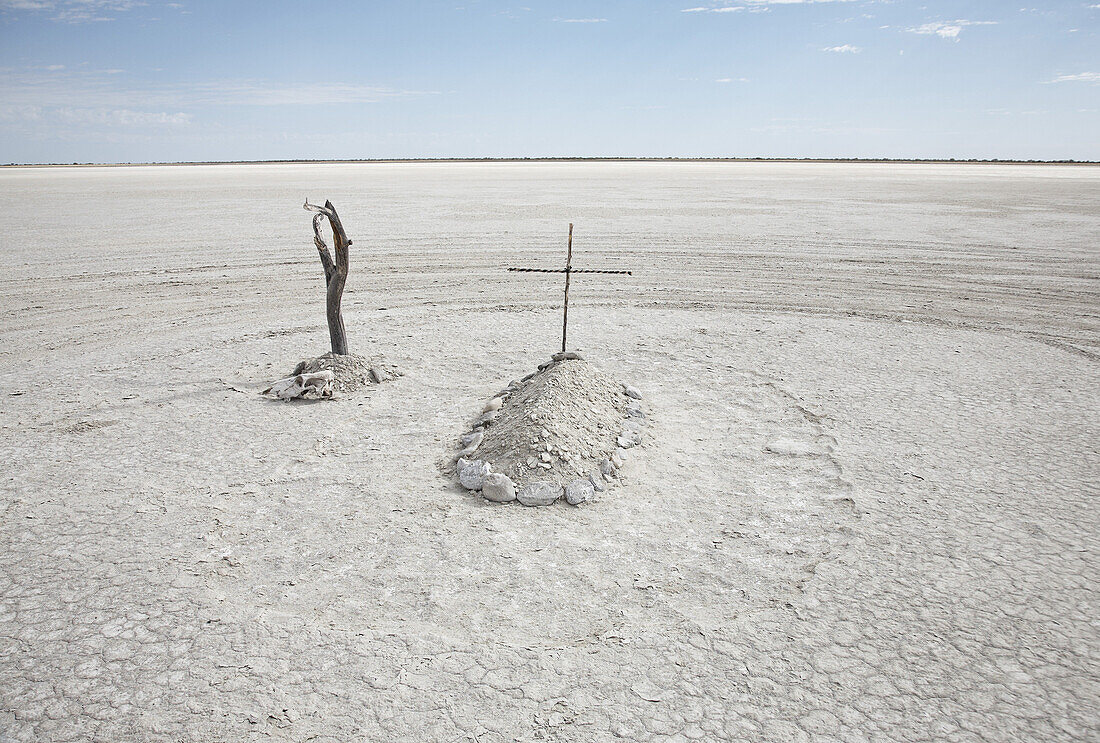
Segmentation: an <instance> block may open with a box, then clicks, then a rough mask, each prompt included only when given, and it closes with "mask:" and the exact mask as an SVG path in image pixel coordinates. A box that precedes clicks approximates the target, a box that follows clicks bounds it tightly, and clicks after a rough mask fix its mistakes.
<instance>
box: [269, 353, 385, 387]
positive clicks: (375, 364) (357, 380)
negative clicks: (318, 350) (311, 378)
mask: <svg viewBox="0 0 1100 743" xmlns="http://www.w3.org/2000/svg"><path fill="white" fill-rule="evenodd" d="M320 371H331V372H332V373H333V374H334V375H335V379H334V380H333V387H334V388H335V390H336V391H337V392H354V391H355V390H359V389H362V388H364V387H367V386H368V385H372V384H380V383H381V382H385V381H387V380H389V379H394V378H395V377H399V376H401V372H400V371H399V370H398V369H397V367H395V366H393V365H392V364H387V363H385V362H383V361H381V360H379V359H373V360H372V359H367V358H365V357H363V356H360V355H358V354H354V353H349V354H347V355H337V354H334V353H332V352H331V351H330V352H329V353H326V354H324V355H322V356H318V357H317V358H313V359H306V360H305V361H300V362H298V366H296V367H294V371H293V372H291V374H290V376H292V377H294V376H297V375H299V374H314V373H316V372H320Z"/></svg>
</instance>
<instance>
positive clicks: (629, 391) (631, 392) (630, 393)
mask: <svg viewBox="0 0 1100 743" xmlns="http://www.w3.org/2000/svg"><path fill="white" fill-rule="evenodd" d="M623 392H625V393H626V396H627V397H633V398H634V399H635V400H641V399H642V393H641V392H639V391H638V388H637V387H631V386H630V385H629V384H624V385H623Z"/></svg>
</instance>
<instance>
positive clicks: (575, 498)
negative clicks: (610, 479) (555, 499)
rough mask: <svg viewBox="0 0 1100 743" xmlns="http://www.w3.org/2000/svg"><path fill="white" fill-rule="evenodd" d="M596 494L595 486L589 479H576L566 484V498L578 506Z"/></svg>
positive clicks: (568, 501) (571, 503) (570, 503)
mask: <svg viewBox="0 0 1100 743" xmlns="http://www.w3.org/2000/svg"><path fill="white" fill-rule="evenodd" d="M594 495H595V488H594V487H593V486H592V483H590V482H589V481H588V480H574V481H573V482H571V483H569V484H568V485H566V486H565V500H566V502H567V503H569V505H571V506H578V505H580V504H581V503H584V502H586V501H588V500H591V499H592V497H593V496H594Z"/></svg>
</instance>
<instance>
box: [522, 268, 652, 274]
mask: <svg viewBox="0 0 1100 743" xmlns="http://www.w3.org/2000/svg"><path fill="white" fill-rule="evenodd" d="M508 270H509V271H518V272H519V273H619V274H626V275H627V276H633V275H634V274H632V273H631V272H630V271H603V270H601V269H598V268H509V269H508Z"/></svg>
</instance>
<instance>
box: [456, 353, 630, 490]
mask: <svg viewBox="0 0 1100 743" xmlns="http://www.w3.org/2000/svg"><path fill="white" fill-rule="evenodd" d="M640 398H641V395H640V393H638V391H637V390H635V389H634V388H633V387H629V386H627V385H623V384H620V383H618V382H616V381H615V380H613V379H612V378H611V377H609V376H607V375H606V374H604V373H603V372H601V371H599V370H598V369H596V368H595V367H594V366H592V365H591V364H589V363H588V362H586V361H585V360H584V359H582V358H581V357H580V355H579V354H577V353H574V352H569V353H564V354H556V355H555V356H554V359H553V360H552V361H550V362H549V363H547V364H543V365H542V366H540V367H539V370H538V371H537V372H535V373H533V374H530V375H528V376H527V377H524V378H523V379H522V380H519V381H516V382H512V383H511V384H510V385H508V387H507V388H506V389H504V390H502V391H501V392H500V393H499V394H498V395H497V396H496V397H494V398H493V399H492V400H490V401H489V403H488V404H487V405H486V406H485V409H484V411H483V412H482V414H481V416H480V417H479V418H478V419H477V420H476V421H475V423H474V427H473V430H472V431H470V432H469V433H467V434H465V435H464V436H463V437H462V439H461V446H462V450H461V451H460V452H459V459H458V464H457V466H456V472H457V474H458V476H459V481H460V482H461V483H462V485H463V486H465V487H466V488H468V489H470V490H480V491H481V492H482V495H484V496H485V498H486V499H488V500H492V501H498V502H506V501H511V500H519V501H520V502H521V503H523V504H524V505H549V504H551V503H553V502H554V501H556V500H557V499H558V498H560V497H562V496H564V497H565V498H566V500H567V501H568V502H569V503H571V504H573V505H577V504H579V503H583V502H585V501H589V500H592V499H593V498H594V495H595V493H597V492H602V491H603V490H605V489H606V487H607V484H608V483H611V482H613V481H614V479H615V477H616V473H617V472H618V470H619V469H620V468H621V467H622V464H623V460H624V459H625V457H626V456H627V450H628V449H630V448H632V447H634V446H635V445H637V444H639V443H640V442H641V440H642V427H643V425H644V422H645V413H644V412H643V411H642V408H641V403H640Z"/></svg>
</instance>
